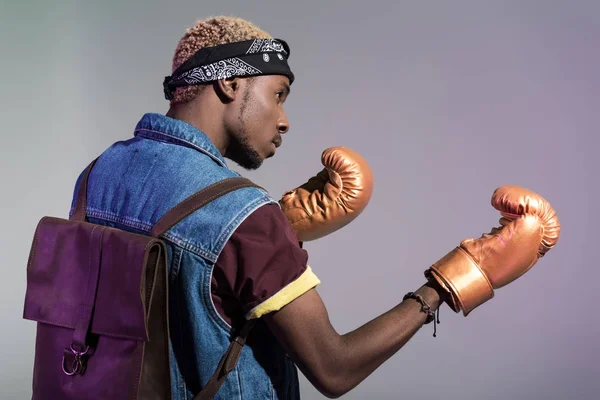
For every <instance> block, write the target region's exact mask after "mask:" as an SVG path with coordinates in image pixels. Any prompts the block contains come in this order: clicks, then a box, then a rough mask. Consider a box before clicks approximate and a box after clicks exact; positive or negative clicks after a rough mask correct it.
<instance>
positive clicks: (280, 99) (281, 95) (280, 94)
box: [275, 90, 285, 101]
mask: <svg viewBox="0 0 600 400" xmlns="http://www.w3.org/2000/svg"><path fill="white" fill-rule="evenodd" d="M275 95H276V96H277V100H278V101H282V100H283V96H284V95H285V92H284V91H283V90H280V91H278V92H277V93H276V94H275Z"/></svg>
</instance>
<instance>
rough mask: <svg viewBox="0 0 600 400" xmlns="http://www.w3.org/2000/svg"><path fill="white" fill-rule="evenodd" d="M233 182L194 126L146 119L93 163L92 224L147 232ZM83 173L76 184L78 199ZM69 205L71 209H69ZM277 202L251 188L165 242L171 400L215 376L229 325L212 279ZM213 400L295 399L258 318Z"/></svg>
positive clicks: (289, 372) (286, 369) (283, 363)
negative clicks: (252, 221) (247, 222)
mask: <svg viewBox="0 0 600 400" xmlns="http://www.w3.org/2000/svg"><path fill="white" fill-rule="evenodd" d="M234 176H239V174H238V173H236V172H235V171H233V170H231V169H229V168H228V167H227V165H226V163H225V160H224V158H223V156H222V155H221V154H220V153H219V151H218V150H217V149H216V147H215V146H214V145H213V143H212V142H211V141H210V139H209V138H208V137H207V136H206V135H205V134H204V133H202V132H201V131H199V130H198V129H196V128H195V127H193V126H191V125H189V124H187V123H185V122H182V121H178V120H175V119H172V118H168V117H166V116H163V115H160V114H145V115H144V116H143V117H142V119H141V120H140V121H139V122H138V124H137V126H136V129H135V131H134V135H133V138H131V139H129V140H126V141H119V142H116V143H114V144H113V145H112V146H110V147H109V148H108V149H106V150H105V151H104V152H103V153H102V154H101V155H100V157H99V159H98V161H97V163H96V165H95V166H94V169H93V170H92V172H91V173H90V176H89V180H88V185H89V188H88V196H87V215H88V219H89V220H90V221H91V222H94V223H97V224H102V225H107V226H113V227H117V228H120V229H124V230H128V231H132V232H138V233H144V234H147V233H148V232H149V231H150V229H151V227H152V226H153V225H154V224H155V223H156V222H157V221H158V219H159V218H160V217H162V216H163V215H164V214H165V213H166V212H167V211H168V210H169V209H170V208H172V207H173V206H175V205H176V204H177V203H179V202H181V201H182V200H184V199H185V198H187V197H188V196H190V195H192V194H194V193H196V192H197V191H199V190H201V189H202V188H204V187H206V186H208V185H210V184H212V183H214V182H216V181H219V180H222V179H225V178H228V177H234ZM81 177H82V175H80V176H79V178H78V179H77V182H76V184H75V191H74V194H75V193H77V189H78V187H79V184H80V181H81ZM74 203H75V196H73V203H72V205H71V212H72V210H73V206H74ZM269 203H273V204H277V201H276V200H275V199H273V198H272V197H270V196H269V195H268V194H267V193H265V192H264V191H262V190H260V189H258V188H244V189H239V190H237V191H234V192H231V193H228V194H226V195H224V196H223V197H221V198H218V199H217V200H215V201H213V202H212V203H209V204H208V205H207V206H205V207H203V208H201V209H200V210H198V211H196V212H194V213H193V214H191V215H190V216H188V217H187V218H186V219H184V220H183V221H182V222H180V223H179V224H177V225H175V226H174V227H173V228H171V229H170V230H169V231H168V232H167V233H166V234H165V236H164V240H165V242H166V243H167V248H168V263H169V293H170V298H169V302H170V306H169V314H170V329H171V357H172V358H171V363H172V366H171V379H172V389H173V399H174V400H183V399H186V400H191V399H193V397H194V395H196V394H197V393H198V392H199V391H200V389H201V388H202V387H203V386H204V385H205V384H206V382H207V381H208V380H209V379H210V377H211V376H212V374H213V373H214V371H215V369H216V367H217V364H218V362H219V360H220V358H221V356H222V355H223V353H224V352H225V351H226V349H227V347H228V346H229V343H230V337H231V336H230V333H231V326H230V325H229V324H228V323H227V322H225V321H224V320H223V319H222V318H221V317H220V316H219V314H218V313H217V311H216V310H215V307H214V304H213V302H212V297H211V276H212V271H213V267H214V264H215V262H216V261H217V258H218V257H219V254H220V252H221V250H222V249H223V247H224V245H225V243H226V242H227V240H228V239H229V237H230V236H231V234H232V233H233V232H234V231H235V229H236V228H237V227H238V226H239V225H240V224H241V223H242V222H243V221H244V219H245V218H246V217H248V215H250V214H251V213H252V212H253V211H254V210H256V209H257V208H258V207H260V206H262V205H265V204H269ZM216 398H217V399H227V400H233V399H240V400H241V399H249V400H258V399H296V398H299V385H298V374H297V370H296V366H295V365H294V364H293V363H292V362H291V361H290V360H289V359H288V358H287V356H286V354H285V352H284V351H283V350H282V349H281V348H280V346H279V345H278V343H277V340H276V339H275V338H274V337H273V336H272V335H271V333H270V332H269V330H268V329H267V327H266V326H265V324H264V322H262V321H260V320H259V321H258V323H257V324H256V325H255V327H254V328H253V331H252V333H251V335H250V337H249V338H248V341H247V345H246V346H245V347H244V349H243V351H242V354H241V356H240V359H239V362H238V365H237V367H236V368H235V369H234V370H233V371H231V373H230V374H229V375H228V377H227V379H226V380H225V382H224V383H223V386H221V389H220V390H219V392H218V393H217V396H216Z"/></svg>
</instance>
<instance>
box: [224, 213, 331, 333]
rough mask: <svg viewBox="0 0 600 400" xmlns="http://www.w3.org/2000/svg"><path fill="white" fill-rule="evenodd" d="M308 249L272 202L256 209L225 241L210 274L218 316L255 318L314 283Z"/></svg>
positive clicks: (272, 309) (226, 318) (289, 300)
mask: <svg viewBox="0 0 600 400" xmlns="http://www.w3.org/2000/svg"><path fill="white" fill-rule="evenodd" d="M307 262H308V253H307V252H306V250H304V249H303V248H301V247H300V244H299V243H298V239H297V237H296V233H295V232H294V230H293V228H292V226H291V224H290V223H289V222H288V220H287V217H286V216H285V214H284V213H283V211H282V210H281V208H279V206H278V205H276V204H268V205H264V206H262V207H259V208H258V209H257V210H256V211H254V212H253V213H252V214H251V215H249V216H248V217H247V218H246V219H245V220H244V221H243V222H242V223H241V224H240V226H239V227H238V228H237V230H236V231H235V232H234V233H233V234H232V236H231V237H230V239H229V240H228V242H227V243H226V244H225V247H224V248H223V251H222V252H221V254H220V256H219V258H218V259H217V262H216V264H215V267H214V270H213V276H212V300H213V303H214V305H215V308H216V310H217V312H218V313H219V315H220V316H221V317H222V318H223V319H224V320H225V321H226V322H227V323H229V324H230V325H231V324H232V320H238V319H240V318H244V317H246V318H257V317H260V316H262V315H264V314H266V313H268V312H271V311H274V310H277V309H280V308H281V307H283V306H284V305H285V304H289V302H291V301H292V300H294V299H295V298H297V297H298V296H300V295H302V294H303V293H305V292H306V291H308V290H310V289H311V288H313V287H315V286H316V285H318V284H319V283H320V282H319V280H318V278H317V277H316V276H315V275H314V274H313V273H312V270H311V268H310V267H309V266H308V264H307Z"/></svg>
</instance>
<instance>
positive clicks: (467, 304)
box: [425, 247, 494, 317]
mask: <svg viewBox="0 0 600 400" xmlns="http://www.w3.org/2000/svg"><path fill="white" fill-rule="evenodd" d="M425 276H428V277H432V278H434V279H435V280H436V281H437V282H438V283H439V284H440V285H441V286H442V287H444V288H445V289H446V290H448V292H449V293H450V298H449V301H448V305H449V306H450V308H451V309H452V310H453V311H454V312H459V311H461V310H462V312H463V315H464V316H465V317H466V316H467V315H468V314H469V313H470V312H471V311H473V310H474V309H475V308H476V307H478V306H480V305H481V304H483V303H485V302H486V301H488V300H490V299H491V298H493V297H494V288H493V286H492V284H491V283H490V281H489V280H488V278H487V277H486V276H485V274H484V273H483V271H482V270H481V269H480V268H479V266H478V265H477V263H476V262H475V261H474V260H473V259H472V258H471V256H470V255H469V254H468V253H467V252H466V251H465V250H464V249H463V248H461V247H456V248H455V249H454V250H452V251H451V252H449V253H448V254H446V255H445V256H444V257H443V258H442V259H440V260H439V261H438V262H436V263H435V264H433V265H432V266H431V268H429V269H428V270H427V271H425Z"/></svg>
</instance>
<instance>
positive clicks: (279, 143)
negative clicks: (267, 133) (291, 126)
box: [272, 136, 283, 148]
mask: <svg viewBox="0 0 600 400" xmlns="http://www.w3.org/2000/svg"><path fill="white" fill-rule="evenodd" d="M272 143H273V144H274V145H275V148H278V147H279V146H281V144H282V143H283V140H282V139H281V136H277V137H276V138H275V139H273V142H272Z"/></svg>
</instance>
